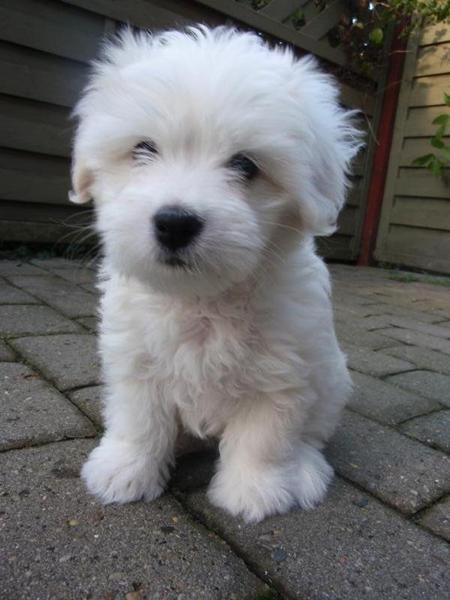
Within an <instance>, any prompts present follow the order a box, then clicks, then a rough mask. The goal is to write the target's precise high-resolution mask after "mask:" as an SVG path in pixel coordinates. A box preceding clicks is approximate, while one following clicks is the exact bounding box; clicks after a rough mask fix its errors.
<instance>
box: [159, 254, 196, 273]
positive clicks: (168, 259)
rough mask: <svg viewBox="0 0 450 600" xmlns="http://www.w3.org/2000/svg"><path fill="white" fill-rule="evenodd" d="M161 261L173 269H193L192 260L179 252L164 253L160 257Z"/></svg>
mask: <svg viewBox="0 0 450 600" xmlns="http://www.w3.org/2000/svg"><path fill="white" fill-rule="evenodd" d="M159 262H160V263H162V264H163V265H165V266H167V267H169V268H171V269H182V270H183V271H191V270H192V265H191V264H190V262H189V261H188V260H186V258H182V257H181V256H178V255H177V254H165V255H162V256H160V257H159Z"/></svg>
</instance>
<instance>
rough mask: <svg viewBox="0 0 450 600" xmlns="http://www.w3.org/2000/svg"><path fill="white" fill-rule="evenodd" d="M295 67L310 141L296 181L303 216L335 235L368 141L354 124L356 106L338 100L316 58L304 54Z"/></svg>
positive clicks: (317, 230) (315, 228) (302, 116)
mask: <svg viewBox="0 0 450 600" xmlns="http://www.w3.org/2000/svg"><path fill="white" fill-rule="evenodd" d="M294 68H295V77H294V79H295V82H296V92H295V93H296V96H297V101H298V110H299V113H298V117H299V122H300V123H303V128H304V129H303V131H302V136H303V139H304V140H308V143H307V144H305V143H304V144H303V148H302V156H301V157H300V160H301V162H302V173H301V177H300V179H299V181H298V184H297V186H298V189H297V196H298V200H299V203H300V211H301V216H302V221H303V223H304V226H305V227H306V228H308V229H309V230H310V231H311V232H312V233H313V234H314V235H331V234H332V233H333V232H334V231H335V230H336V227H337V225H336V221H337V217H338V214H339V211H340V210H341V208H342V207H343V206H344V204H345V199H346V194H347V189H348V187H349V180H348V177H347V175H348V174H349V172H350V167H351V162H352V159H353V158H354V157H355V155H356V154H357V153H358V151H359V150H360V149H361V148H362V147H363V146H364V144H363V142H362V133H361V132H360V131H359V130H358V129H357V128H356V127H355V123H354V122H355V116H356V115H357V113H358V111H355V110H347V109H345V108H343V107H342V106H341V105H340V103H339V95H338V86H337V82H335V81H334V79H333V78H332V77H330V76H329V75H327V74H325V73H323V72H321V71H320V70H319V68H318V66H317V63H316V61H315V60H314V59H311V58H309V57H307V58H303V59H300V61H298V62H297V63H296V64H295V67H294ZM305 146H306V147H305Z"/></svg>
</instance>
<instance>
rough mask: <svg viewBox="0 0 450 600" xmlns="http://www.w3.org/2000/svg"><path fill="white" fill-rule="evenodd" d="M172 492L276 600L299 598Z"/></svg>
mask: <svg viewBox="0 0 450 600" xmlns="http://www.w3.org/2000/svg"><path fill="white" fill-rule="evenodd" d="M192 489H193V490H199V491H201V490H203V489H205V486H203V485H200V486H198V487H193V488H192ZM170 494H171V495H172V496H173V497H174V498H175V499H176V500H177V501H178V503H179V504H180V506H181V507H182V508H183V510H184V511H185V512H186V513H187V514H188V515H189V516H190V517H191V519H192V520H193V521H194V522H195V523H198V524H200V525H201V526H202V527H203V528H204V529H206V530H207V531H211V532H212V533H214V534H215V535H216V536H217V537H218V538H220V539H221V540H222V541H223V542H224V543H225V544H226V545H227V546H228V547H229V548H230V550H231V552H232V553H233V554H234V555H235V556H237V557H238V558H239V559H240V560H242V562H243V563H244V564H245V566H246V567H247V569H248V570H249V571H250V572H251V573H253V575H255V577H257V578H258V579H259V580H261V581H262V582H263V583H265V584H266V585H268V586H269V588H271V589H272V590H273V591H274V592H275V593H276V594H277V596H275V598H274V600H276V598H277V597H278V598H281V599H283V600H298V598H297V597H295V596H292V595H291V594H290V593H289V592H288V591H287V590H286V588H285V586H284V585H283V583H282V582H281V581H277V582H275V581H274V580H273V579H272V577H271V576H270V575H269V573H268V572H267V571H263V570H262V569H261V568H260V567H259V566H258V564H257V563H256V561H254V560H252V558H251V556H249V555H248V554H247V553H246V552H243V551H242V550H241V549H240V548H239V545H238V544H237V543H235V542H233V540H231V539H229V537H228V536H227V535H226V533H225V532H224V531H222V530H221V529H220V528H217V527H211V525H209V524H208V523H207V522H206V519H205V518H204V517H203V515H202V513H201V512H199V511H196V510H193V509H192V508H191V507H190V506H188V505H187V504H186V502H185V497H184V496H185V494H184V493H183V492H178V491H177V490H174V489H172V490H171V492H170ZM233 518H235V517H233ZM243 527H245V525H243ZM427 531H428V530H427ZM439 539H440V538H439Z"/></svg>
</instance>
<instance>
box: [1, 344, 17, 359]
mask: <svg viewBox="0 0 450 600" xmlns="http://www.w3.org/2000/svg"><path fill="white" fill-rule="evenodd" d="M15 356H16V355H15V354H14V352H13V351H12V350H11V348H10V347H9V346H7V345H6V344H5V342H2V341H1V340H0V362H5V361H7V362H9V361H12V360H15Z"/></svg>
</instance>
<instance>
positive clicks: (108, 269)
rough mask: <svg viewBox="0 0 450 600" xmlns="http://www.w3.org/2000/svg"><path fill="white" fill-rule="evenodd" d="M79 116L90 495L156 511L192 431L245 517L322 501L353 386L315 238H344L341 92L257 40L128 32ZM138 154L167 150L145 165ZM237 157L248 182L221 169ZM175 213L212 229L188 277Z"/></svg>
mask: <svg viewBox="0 0 450 600" xmlns="http://www.w3.org/2000/svg"><path fill="white" fill-rule="evenodd" d="M76 114H77V116H78V119H79V127H78V131H77V134H76V139H75V148H74V166H73V190H74V191H73V192H72V194H71V199H72V200H73V201H75V202H80V203H81V202H86V201H87V200H89V199H90V198H91V197H93V198H94V199H95V206H96V213H97V227H98V231H99V232H100V234H101V237H102V239H103V243H104V250H105V259H104V264H103V275H102V278H101V289H102V292H103V297H102V303H101V315H102V325H101V336H100V349H101V356H102V359H103V370H104V378H105V381H106V386H107V394H106V399H105V406H104V418H105V425H106V433H105V435H104V437H103V439H102V441H101V443H100V445H99V446H98V447H97V448H96V449H95V450H94V451H93V452H92V454H91V456H90V457H89V459H88V461H87V463H86V464H85V465H84V467H83V470H82V476H83V479H84V481H85V482H86V484H87V487H88V489H89V490H90V491H91V492H92V493H94V494H96V495H97V496H98V497H99V498H100V499H101V500H102V501H103V502H129V501H132V500H137V499H140V498H145V499H146V500H152V499H153V498H156V497H157V496H158V495H159V494H161V492H162V491H163V489H164V486H165V484H166V482H167V479H168V476H169V469H170V466H171V465H172V463H173V461H174V444H175V440H176V436H177V429H178V425H177V423H178V422H179V421H181V423H182V424H183V426H184V427H185V428H186V429H187V430H189V431H190V432H192V433H194V434H195V435H197V436H200V437H205V436H217V437H218V438H219V439H220V460H219V463H218V465H217V473H216V475H215V477H214V478H213V480H212V482H211V486H210V490H209V498H210V499H211V502H213V503H214V504H216V505H218V506H220V507H222V508H224V509H226V510H227V511H229V512H230V513H232V514H233V515H241V516H243V517H244V518H245V519H246V520H248V521H259V520H261V519H263V518H264V517H266V516H268V515H270V514H273V513H280V512H284V511H286V510H288V509H289V508H291V507H292V506H294V505H299V506H301V507H302V508H311V507H313V506H315V505H316V504H317V503H318V502H320V501H321V500H322V499H323V497H324V495H325V492H326V489H327V486H328V483H329V481H330V479H331V477H332V469H331V467H330V466H329V465H328V464H327V462H326V460H325V458H324V457H323V455H322V453H321V448H322V447H323V445H324V443H325V442H326V440H327V439H328V438H329V437H330V435H331V434H332V432H333V430H334V428H335V425H336V422H337V419H338V417H339V413H340V411H341V408H342V407H343V405H344V403H345V401H346V399H347V397H348V394H349V391H350V388H351V381H350V377H349V374H348V371H347V368H346V361H345V357H344V355H343V354H342V352H341V351H340V349H339V346H338V343H337V341H336V337H335V333H334V326H333V316H332V307H331V301H330V282H329V276H328V272H327V269H326V267H325V265H324V264H323V262H322V260H321V259H320V258H318V257H317V255H316V254H315V250H314V242H313V238H314V236H315V235H318V234H319V235H326V234H330V233H331V232H333V231H334V229H335V223H336V218H337V215H338V212H339V210H340V209H341V207H342V205H343V204H344V200H345V191H346V171H347V169H348V166H349V162H350V160H351V159H352V157H353V156H354V154H355V153H356V151H357V150H358V147H359V136H358V133H357V132H356V131H355V130H354V128H353V126H352V123H351V118H352V115H351V114H350V113H349V112H348V111H345V110H344V109H342V108H341V107H340V106H339V103H338V97H337V91H336V86H335V84H334V82H333V81H332V80H331V79H330V78H329V77H328V76H327V75H324V74H323V73H321V72H320V71H319V70H318V68H317V66H316V63H315V61H314V60H313V59H311V58H303V59H301V60H297V59H295V58H294V56H293V55H292V53H291V52H290V51H289V50H286V49H280V48H278V49H270V48H269V47H268V46H267V45H265V44H264V43H263V42H262V41H261V39H260V38H259V37H257V36H256V35H253V34H250V33H239V32H236V31H234V30H229V29H225V28H219V29H213V30H209V29H207V28H203V27H199V28H195V29H191V30H188V31H186V32H177V31H171V32H168V33H164V34H162V35H157V36H152V35H150V34H146V33H142V34H139V35H135V34H132V33H131V32H129V31H126V32H124V33H122V34H121V36H120V38H119V39H118V40H117V41H116V42H115V43H113V44H111V45H109V46H107V47H106V49H105V52H104V57H103V59H102V60H101V61H100V62H99V63H97V64H96V66H95V69H94V73H93V76H92V79H91V82H90V85H89V86H88V88H87V90H86V91H85V94H84V96H83V98H82V100H81V101H80V103H79V104H78V107H77V110H76ZM142 140H152V142H153V143H154V144H156V146H157V148H158V155H157V156H154V157H151V158H149V159H148V160H144V161H138V162H136V161H135V160H133V152H132V151H133V147H134V146H135V145H136V144H137V143H139V142H140V141H142ZM242 152H243V153H246V154H247V155H248V156H250V157H252V159H253V160H254V161H255V162H256V163H257V165H258V167H259V169H260V173H259V175H258V176H257V177H256V178H255V179H253V180H252V181H244V180H243V179H242V178H240V177H239V176H236V173H233V172H232V170H231V169H230V168H228V167H227V162H228V161H229V159H230V157H232V156H233V155H235V154H236V153H242ZM168 204H170V205H173V204H177V205H180V206H182V207H187V208H189V209H192V210H195V211H196V212H197V213H198V214H200V215H201V216H202V217H203V219H204V228H203V230H202V232H201V234H200V236H199V238H198V239H197V240H196V241H195V242H194V243H193V245H192V246H190V247H189V248H187V249H186V251H185V253H184V258H186V260H187V261H188V262H189V264H190V265H191V267H190V268H188V269H183V268H180V267H176V266H175V267H174V266H168V265H166V264H163V263H162V262H161V261H160V259H159V256H160V255H159V248H158V243H157V241H156V240H155V235H154V233H153V231H152V227H151V220H152V217H153V215H154V214H155V212H156V211H157V210H158V209H159V208H161V207H163V206H165V205H168Z"/></svg>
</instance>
